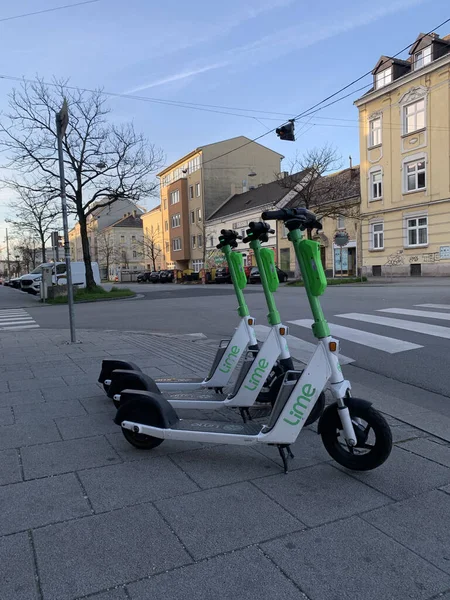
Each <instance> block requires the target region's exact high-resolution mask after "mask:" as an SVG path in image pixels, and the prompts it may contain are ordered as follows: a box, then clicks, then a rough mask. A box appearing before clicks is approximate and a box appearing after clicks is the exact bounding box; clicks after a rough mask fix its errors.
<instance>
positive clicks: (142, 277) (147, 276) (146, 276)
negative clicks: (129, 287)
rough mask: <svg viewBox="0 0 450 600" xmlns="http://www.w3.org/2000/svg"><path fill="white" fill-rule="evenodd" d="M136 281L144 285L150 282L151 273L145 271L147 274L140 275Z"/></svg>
mask: <svg viewBox="0 0 450 600" xmlns="http://www.w3.org/2000/svg"><path fill="white" fill-rule="evenodd" d="M136 281H137V282H138V283H144V282H146V281H150V271H145V273H139V275H138V276H137V279H136Z"/></svg>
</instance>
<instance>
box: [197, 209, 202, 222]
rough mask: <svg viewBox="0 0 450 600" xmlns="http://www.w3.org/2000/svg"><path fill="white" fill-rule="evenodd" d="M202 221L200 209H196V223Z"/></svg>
mask: <svg viewBox="0 0 450 600" xmlns="http://www.w3.org/2000/svg"><path fill="white" fill-rule="evenodd" d="M201 220H202V209H201V208H197V221H198V222H199V223H200V222H201Z"/></svg>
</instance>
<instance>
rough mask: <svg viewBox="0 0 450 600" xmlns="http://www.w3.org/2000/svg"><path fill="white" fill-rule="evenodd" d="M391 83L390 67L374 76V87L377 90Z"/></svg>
mask: <svg viewBox="0 0 450 600" xmlns="http://www.w3.org/2000/svg"><path fill="white" fill-rule="evenodd" d="M391 82H392V67H389V69H384V70H383V71H380V72H379V73H377V74H376V75H375V87H376V89H377V90H379V89H380V88H382V87H385V86H386V85H388V84H389V83H391Z"/></svg>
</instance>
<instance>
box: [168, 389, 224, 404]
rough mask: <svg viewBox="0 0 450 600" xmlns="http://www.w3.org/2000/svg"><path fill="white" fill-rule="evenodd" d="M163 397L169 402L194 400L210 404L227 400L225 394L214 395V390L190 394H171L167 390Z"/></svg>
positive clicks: (201, 390)
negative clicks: (213, 401)
mask: <svg viewBox="0 0 450 600" xmlns="http://www.w3.org/2000/svg"><path fill="white" fill-rule="evenodd" d="M163 396H164V398H166V399H167V400H168V401H169V402H170V401H172V400H186V401H188V400H191V401H192V400H195V401H196V402H202V401H204V402H207V401H209V402H211V400H216V401H217V402H219V401H222V400H225V399H226V398H227V394H220V393H216V392H215V391H214V390H210V389H199V390H193V391H191V392H177V391H173V392H171V391H169V390H164V391H163Z"/></svg>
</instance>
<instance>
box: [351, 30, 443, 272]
mask: <svg viewBox="0 0 450 600" xmlns="http://www.w3.org/2000/svg"><path fill="white" fill-rule="evenodd" d="M409 54H410V57H409V59H408V60H406V61H404V60H399V59H395V58H390V57H388V56H382V57H381V58H380V60H379V61H378V63H377V64H376V66H375V68H374V70H373V80H374V85H373V89H371V90H370V91H369V92H367V93H366V94H365V95H364V96H362V97H361V98H359V99H358V100H357V101H356V102H355V104H356V106H357V107H358V109H359V121H360V154H361V218H362V224H363V227H362V240H363V242H362V243H363V265H364V267H363V271H365V273H366V274H367V275H382V274H385V273H386V274H391V273H392V274H394V275H450V227H449V226H450V165H449V157H450V36H446V37H444V38H440V37H439V36H438V35H436V34H431V35H424V34H421V35H420V36H419V37H418V38H417V40H416V42H415V43H414V44H413V46H412V47H411V48H410V51H409Z"/></svg>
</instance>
